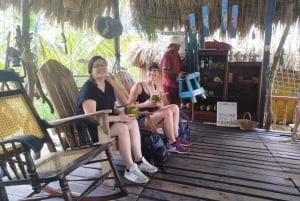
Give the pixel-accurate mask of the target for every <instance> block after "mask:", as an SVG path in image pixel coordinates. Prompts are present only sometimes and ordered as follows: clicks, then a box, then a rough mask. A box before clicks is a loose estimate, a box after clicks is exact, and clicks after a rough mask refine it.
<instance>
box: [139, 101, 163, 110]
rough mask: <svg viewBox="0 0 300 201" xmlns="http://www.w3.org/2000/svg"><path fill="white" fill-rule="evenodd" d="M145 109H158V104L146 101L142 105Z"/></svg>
mask: <svg viewBox="0 0 300 201" xmlns="http://www.w3.org/2000/svg"><path fill="white" fill-rule="evenodd" d="M143 105H144V107H145V108H152V107H159V106H160V102H155V101H151V100H146V101H145V102H144V103H143Z"/></svg>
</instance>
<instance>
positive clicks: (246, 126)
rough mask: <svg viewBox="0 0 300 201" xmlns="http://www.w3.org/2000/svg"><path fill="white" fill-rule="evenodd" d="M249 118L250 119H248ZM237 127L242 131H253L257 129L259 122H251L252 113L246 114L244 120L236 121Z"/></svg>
mask: <svg viewBox="0 0 300 201" xmlns="http://www.w3.org/2000/svg"><path fill="white" fill-rule="evenodd" d="M247 116H248V118H246V117H247ZM236 123H237V125H238V126H239V127H240V129H241V130H253V129H254V128H256V127H257V124H258V123H257V122H256V121H252V120H251V114H250V112H246V113H245V114H244V115H243V119H238V120H237V121H236Z"/></svg>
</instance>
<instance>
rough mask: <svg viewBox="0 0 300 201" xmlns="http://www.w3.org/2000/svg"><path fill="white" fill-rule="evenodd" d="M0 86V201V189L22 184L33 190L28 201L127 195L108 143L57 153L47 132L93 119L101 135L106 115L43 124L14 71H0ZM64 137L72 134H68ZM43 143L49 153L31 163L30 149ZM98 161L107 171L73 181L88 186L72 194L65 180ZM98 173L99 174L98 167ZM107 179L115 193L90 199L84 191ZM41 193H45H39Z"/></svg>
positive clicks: (106, 127)
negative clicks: (113, 184)
mask: <svg viewBox="0 0 300 201" xmlns="http://www.w3.org/2000/svg"><path fill="white" fill-rule="evenodd" d="M0 86H1V91H0V108H1V110H0V111H1V121H0V167H1V170H2V171H3V172H4V177H3V178H2V181H0V200H1V201H6V200H8V198H7V195H6V191H5V187H6V186H16V185H24V184H30V185H31V186H32V189H33V192H32V193H31V194H29V197H32V196H34V200H41V199H46V198H47V199H49V198H55V197H61V198H63V199H64V200H78V199H83V200H90V199H92V200H93V199H116V198H119V197H122V196H126V195H127V192H126V190H125V189H124V188H123V187H122V184H121V182H120V178H119V176H118V172H117V171H116V169H115V167H114V164H113V162H112V158H111V151H110V148H111V144H112V143H111V142H110V141H108V142H106V143H102V144H93V145H90V146H84V147H80V146H71V147H69V148H68V149H67V150H62V151H59V152H57V151H56V147H55V146H54V142H53V141H52V138H51V135H50V134H49V133H48V130H49V128H57V127H60V126H66V125H70V124H72V123H74V121H78V120H85V119H87V118H89V117H90V116H92V115H93V116H96V117H97V119H98V122H99V126H98V130H99V131H100V132H101V134H102V135H103V133H105V132H107V131H109V125H108V120H107V117H108V113H109V112H110V111H98V112H96V113H92V114H88V115H78V116H71V117H68V118H64V119H58V120H55V121H52V122H47V121H44V120H42V119H40V117H39V115H38V113H37V112H36V110H35V108H34V106H33V103H32V101H31V99H30V98H29V97H28V95H27V93H26V91H25V89H24V87H23V86H22V83H21V81H20V79H19V76H18V75H17V74H16V73H14V72H9V71H0ZM100 132H99V133H100ZM108 134H109V133H108ZM69 135H72V134H71V133H69ZM73 135H74V133H73ZM44 144H47V145H48V150H49V152H50V153H49V154H47V155H44V153H43V152H42V154H41V156H40V159H38V160H37V161H34V159H33V158H32V156H31V150H33V151H34V152H39V151H41V149H42V148H43V145H44ZM99 154H102V155H103V156H104V157H103V158H102V160H99V159H98V156H99ZM101 161H105V162H106V163H108V164H109V168H107V171H105V172H104V171H103V168H102V174H101V172H100V176H98V177H91V176H92V175H91V176H89V175H86V176H85V177H84V178H82V179H79V180H80V181H90V186H89V187H87V188H86V189H84V190H83V192H81V193H80V194H78V193H76V194H72V192H71V191H70V188H69V184H68V178H67V176H68V175H69V174H70V173H71V172H72V171H74V170H76V169H77V168H80V167H82V166H83V165H86V164H90V163H95V164H96V163H98V164H99V162H101ZM98 169H99V170H101V169H100V166H99V168H98ZM110 175H113V176H114V178H115V180H116V181H117V183H118V187H119V191H115V192H113V193H111V194H109V195H105V196H103V195H99V196H96V195H93V196H90V193H91V192H92V191H93V190H94V189H95V188H97V187H98V186H99V185H100V184H102V183H103V181H104V180H106V179H110ZM79 180H78V181H79ZM54 181H59V185H60V189H54V188H51V185H50V186H49V185H48V184H50V183H51V182H54ZM91 181H92V182H91ZM41 191H44V192H47V193H48V194H45V193H42V194H40V192H41ZM28 199H32V198H28Z"/></svg>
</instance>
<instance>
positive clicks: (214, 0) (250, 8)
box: [131, 0, 300, 37]
mask: <svg viewBox="0 0 300 201" xmlns="http://www.w3.org/2000/svg"><path fill="white" fill-rule="evenodd" d="M228 2H229V5H228V8H229V9H228V18H229V16H231V7H232V6H233V5H238V6H239V16H238V32H239V33H240V36H241V37H244V36H246V35H247V33H248V32H249V30H250V28H251V27H252V26H253V25H255V26H257V27H258V28H259V29H261V30H264V29H265V27H266V13H267V8H268V1H261V0H229V1H228ZM221 3H222V1H221V0H203V1H199V0H189V1H182V0H172V1H170V0H159V1H140V0H131V12H132V13H133V19H135V26H136V27H137V29H138V30H141V31H145V32H146V33H151V32H153V31H164V30H165V29H166V28H168V29H169V30H172V31H176V30H179V29H182V28H183V27H184V26H185V24H186V21H187V15H188V14H189V13H195V14H196V19H198V20H197V23H198V31H199V33H200V34H202V29H200V28H199V27H202V22H201V21H202V20H201V7H202V6H204V5H206V6H207V7H208V9H209V27H210V30H211V32H214V31H216V30H217V29H218V28H219V27H220V26H221V20H220V19H221ZM294 3H295V6H294V13H295V14H294V22H295V20H297V18H298V17H299V15H300V1H294ZM286 10H287V9H286V1H285V0H278V1H277V4H276V10H275V17H274V22H275V23H276V24H277V23H278V22H280V23H283V24H285V23H289V21H288V20H287V13H286V12H287V11H286Z"/></svg>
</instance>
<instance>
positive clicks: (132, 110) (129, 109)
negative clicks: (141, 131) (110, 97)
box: [125, 106, 139, 116]
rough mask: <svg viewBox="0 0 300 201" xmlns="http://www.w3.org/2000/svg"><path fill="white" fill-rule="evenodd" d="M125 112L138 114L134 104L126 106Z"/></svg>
mask: <svg viewBox="0 0 300 201" xmlns="http://www.w3.org/2000/svg"><path fill="white" fill-rule="evenodd" d="M125 114H133V115H136V116H137V115H139V108H137V107H136V106H128V107H125Z"/></svg>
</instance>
